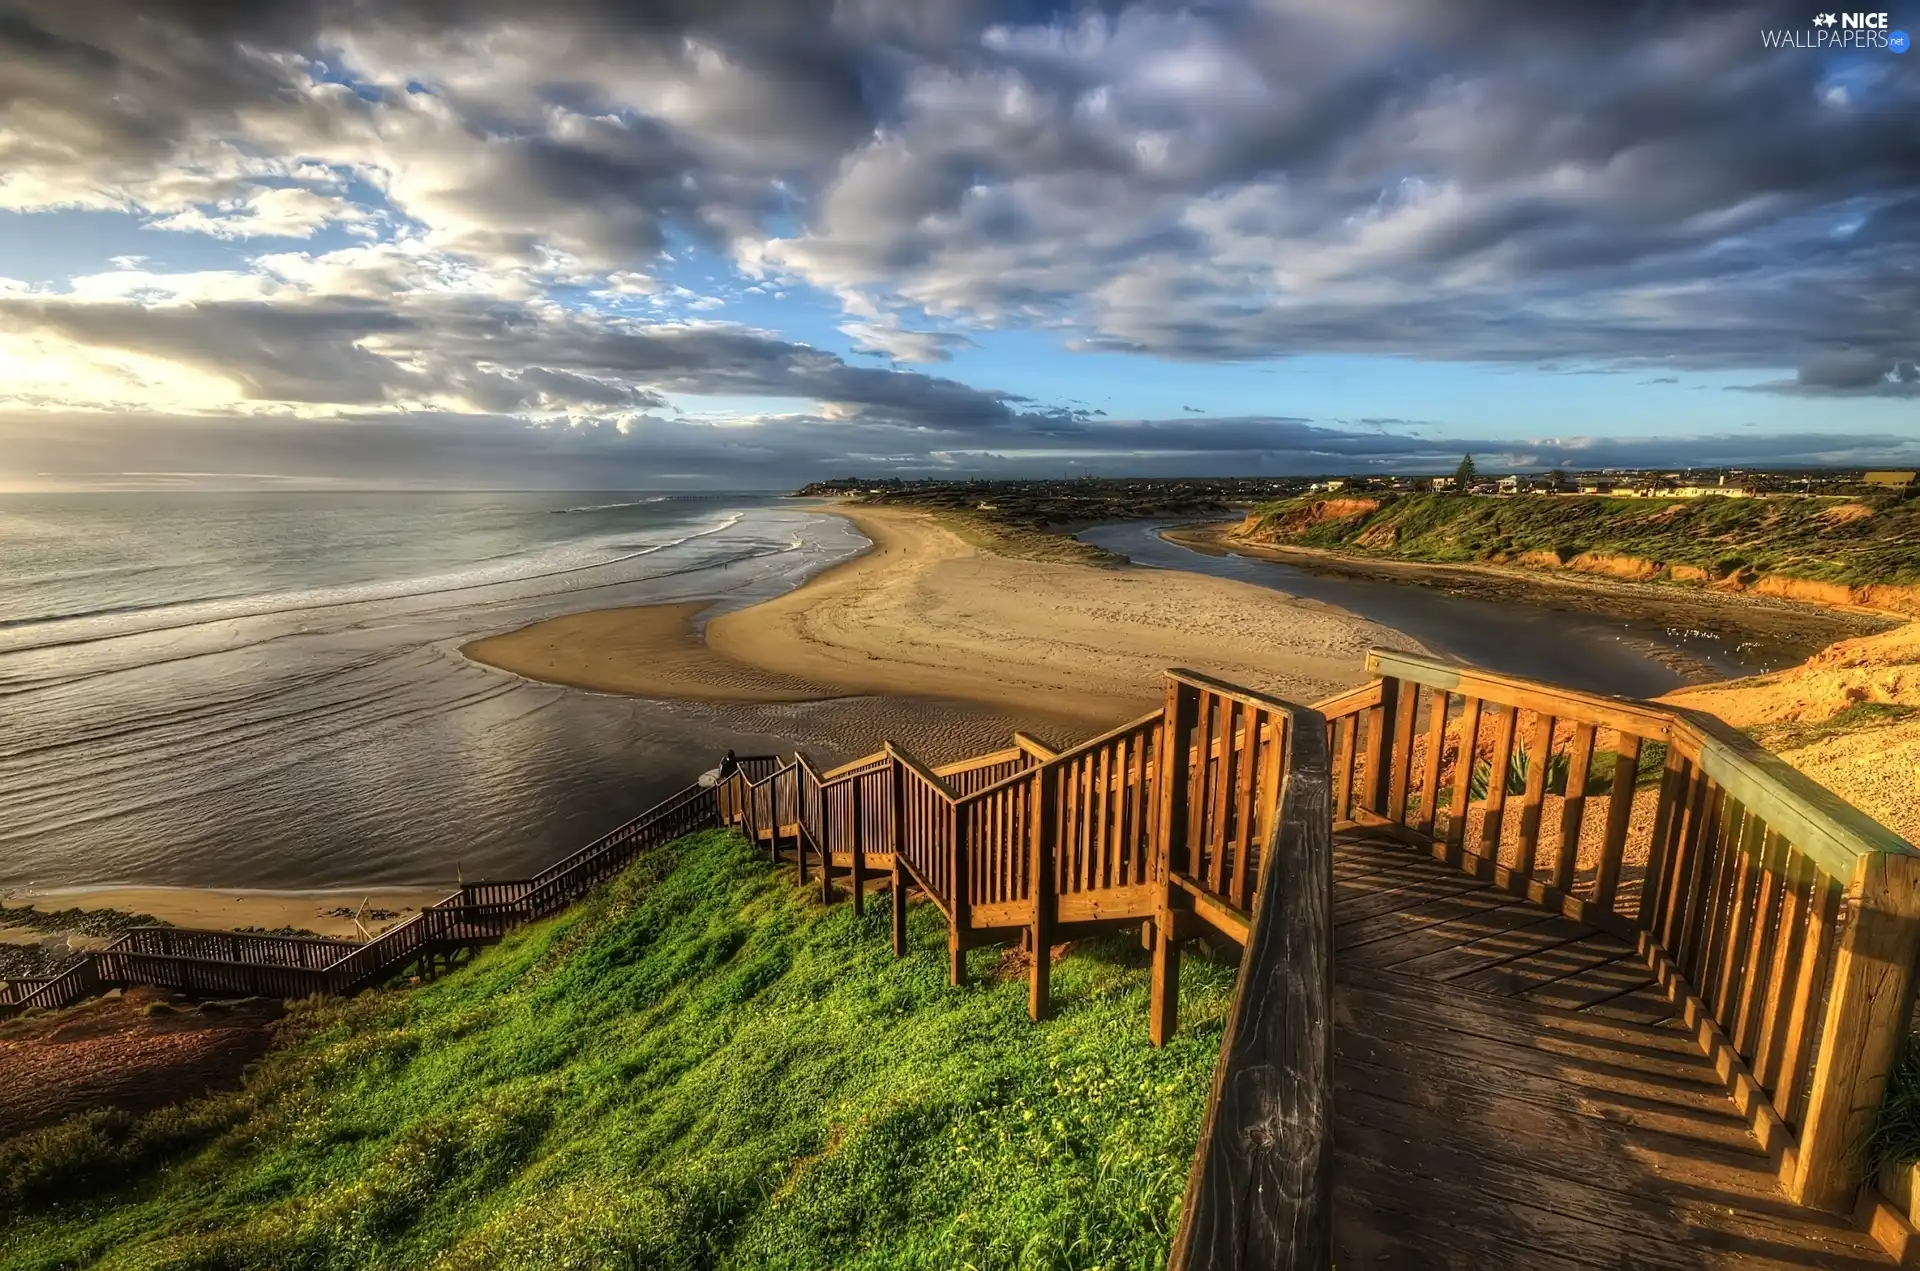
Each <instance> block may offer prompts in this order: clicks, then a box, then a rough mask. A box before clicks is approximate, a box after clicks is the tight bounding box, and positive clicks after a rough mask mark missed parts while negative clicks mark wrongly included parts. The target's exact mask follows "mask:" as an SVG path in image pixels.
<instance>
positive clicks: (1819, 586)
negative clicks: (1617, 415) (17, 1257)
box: [1227, 496, 1920, 616]
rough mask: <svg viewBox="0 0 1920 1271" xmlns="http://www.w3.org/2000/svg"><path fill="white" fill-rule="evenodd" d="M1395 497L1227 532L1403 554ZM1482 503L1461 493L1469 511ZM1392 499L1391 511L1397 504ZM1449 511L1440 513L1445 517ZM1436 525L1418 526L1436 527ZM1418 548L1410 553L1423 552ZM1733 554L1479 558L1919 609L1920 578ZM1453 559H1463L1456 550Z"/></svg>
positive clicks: (1530, 553) (1276, 517) (1852, 510)
mask: <svg viewBox="0 0 1920 1271" xmlns="http://www.w3.org/2000/svg"><path fill="white" fill-rule="evenodd" d="M1390 503H1391V499H1388V500H1385V501H1383V500H1381V499H1373V498H1357V497H1350V496H1349V497H1338V496H1336V497H1330V498H1324V499H1311V500H1302V501H1296V502H1295V503H1293V504H1291V505H1289V506H1287V507H1285V508H1284V509H1280V510H1270V511H1266V512H1252V513H1249V514H1248V515H1247V516H1246V517H1245V518H1243V519H1242V520H1241V521H1240V523H1239V524H1238V525H1236V526H1235V527H1233V529H1231V530H1229V531H1228V532H1227V537H1228V538H1229V539H1232V540H1237V541H1240V542H1244V543H1249V544H1256V545H1267V546H1275V547H1286V546H1303V545H1311V546H1313V547H1317V548H1331V549H1333V550H1341V549H1351V550H1356V551H1360V552H1367V553H1373V554H1378V555H1386V556H1393V555H1397V554H1403V553H1402V552H1401V549H1403V548H1404V547H1406V546H1408V539H1409V538H1412V537H1417V535H1415V534H1409V532H1408V529H1407V527H1405V526H1403V525H1401V524H1400V523H1399V522H1398V521H1397V520H1394V519H1389V518H1388V517H1378V518H1376V517H1375V515H1374V514H1375V513H1377V512H1379V511H1380V510H1381V508H1382V507H1383V506H1388V505H1390ZM1476 506H1477V505H1476V504H1473V503H1469V502H1467V501H1462V503H1461V507H1462V509H1463V511H1466V510H1472V509H1474V508H1475V507H1476ZM1391 510H1392V509H1391V507H1389V511H1390V512H1391ZM1686 510H1687V509H1686V507H1685V505H1681V504H1675V505H1673V506H1672V507H1671V508H1668V509H1664V510H1662V511H1661V512H1659V513H1656V514H1655V515H1653V516H1651V517H1648V518H1646V519H1645V520H1644V521H1643V522H1642V524H1643V525H1646V524H1658V523H1662V522H1672V521H1676V520H1677V519H1678V518H1679V516H1680V515H1681V514H1682V513H1683V512H1685V511H1686ZM1871 515H1872V510H1871V509H1869V508H1866V507H1864V506H1861V505H1856V504H1841V505H1839V506H1837V507H1833V508H1829V509H1827V510H1826V511H1824V512H1822V513H1821V514H1820V515H1819V518H1818V519H1819V520H1820V521H1821V522H1822V523H1823V524H1825V525H1827V526H1830V527H1840V526H1849V525H1855V524H1857V523H1859V522H1861V521H1864V520H1866V519H1868V518H1869V517H1870V516H1871ZM1445 519H1446V518H1444V517H1443V518H1440V521H1441V523H1442V524H1444V522H1445ZM1431 530H1432V526H1431V525H1428V526H1425V527H1422V528H1421V530H1420V531H1419V532H1421V533H1430V532H1431ZM1414 546H1415V550H1414V551H1411V552H1406V553H1404V558H1406V559H1411V560H1420V559H1423V558H1425V557H1424V555H1423V553H1421V552H1420V551H1419V550H1418V545H1417V544H1416V545H1414ZM1729 554H1730V556H1732V557H1733V559H1731V560H1729V561H1727V562H1724V563H1722V564H1721V565H1717V566H1715V567H1713V568H1708V567H1706V566H1702V565H1699V564H1694V563H1690V562H1687V561H1677V560H1665V559H1661V558H1658V557H1652V556H1646V555H1636V554H1634V553H1631V552H1619V551H1606V550H1586V551H1581V550H1575V549H1562V550H1558V551H1555V550H1543V549H1540V548H1532V549H1526V550H1518V549H1514V550H1510V549H1509V547H1508V546H1500V545H1495V546H1493V547H1492V549H1491V550H1486V549H1482V550H1481V551H1480V552H1478V553H1476V555H1477V558H1478V559H1479V560H1482V561H1484V562H1486V563H1488V564H1494V565H1516V566H1519V567H1521V568H1523V569H1538V570H1548V571H1567V572H1572V573H1579V574H1591V575H1599V576H1603V577H1608V578H1621V579H1627V580H1629V581H1634V582H1675V583H1688V584H1694V585H1701V586H1707V587H1711V588H1713V589H1714V590H1717V591H1723V592H1731V593H1742V592H1749V593H1752V594H1754V595H1758V596H1772V597H1777V598H1779V599H1783V600H1795V601H1800V602H1802V603H1805V604H1816V605H1827V606H1844V607H1863V608H1869V609H1879V610H1886V611H1890V612H1893V613H1900V614H1908V615H1914V616H1920V586H1914V585H1908V584H1898V583H1868V584H1853V585H1850V584H1847V583H1840V582H1826V581H1819V580H1815V579H1809V578H1799V577H1795V576H1793V575H1792V574H1788V573H1778V572H1767V571H1764V570H1761V569H1757V568H1755V567H1753V566H1751V565H1749V564H1747V563H1746V562H1745V561H1744V560H1742V559H1739V558H1738V556H1737V553H1734V552H1732V551H1731V550H1730V552H1729ZM1453 559H1455V560H1457V559H1459V558H1458V557H1457V556H1454V557H1453Z"/></svg>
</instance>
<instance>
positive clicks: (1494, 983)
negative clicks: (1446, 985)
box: [1452, 936, 1633, 997]
mask: <svg viewBox="0 0 1920 1271" xmlns="http://www.w3.org/2000/svg"><path fill="white" fill-rule="evenodd" d="M1632 952H1633V950H1631V949H1629V948H1627V947H1626V946H1625V945H1623V944H1621V943H1620V942H1619V941H1618V940H1612V939H1609V938H1607V937H1606V936H1588V937H1587V938H1585V939H1583V940H1575V941H1573V942H1572V943H1570V944H1560V945H1555V946H1554V947H1553V948H1551V949H1543V950H1541V951H1540V952H1539V953H1530V954H1527V955H1526V956H1525V957H1519V958H1515V959H1513V960H1512V961H1510V962H1502V963H1500V964H1499V965H1498V966H1492V967H1488V968H1487V969H1486V970H1484V971H1476V972H1474V973H1473V974H1472V975H1466V976H1461V977H1459V978H1457V979H1455V980H1453V981H1452V983H1454V984H1456V985H1458V986H1459V987H1461V988H1463V989H1471V990H1473V991H1474V992H1476V993H1492V994H1493V995H1494V996H1496V997H1519V996H1520V995H1521V994H1523V993H1531V992H1533V991H1534V990H1535V989H1540V988H1545V987H1546V986H1547V985H1549V984H1552V983H1553V982H1554V981H1556V980H1563V979H1565V978H1566V977H1568V976H1570V975H1578V974H1580V973H1581V972H1582V971H1591V970H1592V969H1593V968H1595V967H1599V966H1605V965H1606V964H1607V963H1609V962H1612V961H1615V960H1616V959H1619V958H1622V957H1625V956H1627V955H1628V954H1630V953H1632Z"/></svg>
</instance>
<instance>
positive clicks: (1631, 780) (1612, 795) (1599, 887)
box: [1575, 733, 1651, 912]
mask: <svg viewBox="0 0 1920 1271" xmlns="http://www.w3.org/2000/svg"><path fill="white" fill-rule="evenodd" d="M1642 744H1643V743H1642V742H1641V740H1640V738H1638V737H1636V736H1634V735H1633V734H1632V733H1620V734H1618V735H1617V737H1616V740H1615V741H1614V743H1613V788H1612V790H1611V791H1610V792H1609V793H1608V795H1607V832H1606V836H1605V837H1604V839H1603V840H1602V842H1601V847H1600V868H1599V873H1598V875H1597V876H1596V877H1595V879H1594V883H1593V903H1594V905H1595V906H1596V907H1597V908H1599V909H1600V910H1601V911H1603V912H1611V911H1612V910H1613V898H1614V896H1615V895H1616V894H1617V893H1618V891H1619V888H1620V866H1621V864H1622V863H1623V862H1624V861H1625V860H1626V854H1627V829H1628V827H1629V825H1631V824H1632V821H1633V798H1634V794H1635V793H1636V791H1638V789H1639V785H1640V747H1641V745H1642ZM1577 843H1578V840H1577V839H1576V847H1575V851H1576V852H1577V851H1578V846H1577ZM1650 878H1651V873H1649V875H1648V876H1647V878H1646V879H1643V880H1642V881H1641V884H1640V890H1641V893H1642V894H1643V895H1644V894H1645V893H1646V890H1647V888H1648V886H1649V880H1650Z"/></svg>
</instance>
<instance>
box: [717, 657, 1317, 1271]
mask: <svg viewBox="0 0 1920 1271" xmlns="http://www.w3.org/2000/svg"><path fill="white" fill-rule="evenodd" d="M1014 741H1015V744H1014V745H1013V746H1012V747H1009V748H1007V749H1005V750H1000V751H995V752H993V753H991V754H988V755H982V756H979V757H977V758H975V759H970V760H964V761H961V762H959V763H953V764H947V765H943V766H941V767H939V768H928V767H927V766H926V765H924V764H922V763H920V762H919V761H918V760H916V759H915V758H914V757H913V756H912V755H910V754H908V753H907V752H906V751H905V750H903V749H902V748H900V747H898V746H895V745H892V744H889V745H887V746H886V747H885V748H883V749H882V750H880V751H878V752H876V753H874V754H871V755H867V756H864V757H862V758H860V759H857V760H854V761H853V762H851V763H848V764H844V765H842V766H840V767H838V768H833V769H829V770H828V771H827V772H825V773H820V772H818V771H817V770H816V769H815V768H814V767H813V766H812V765H811V764H809V763H808V762H807V761H805V760H804V759H801V758H798V757H796V759H795V760H794V761H793V762H792V763H791V764H788V765H784V766H782V767H780V768H778V769H775V770H770V771H762V772H761V773H760V774H759V775H758V776H754V775H751V774H748V773H745V772H741V773H738V774H736V775H734V776H732V777H730V778H729V779H728V781H727V782H726V783H725V784H724V786H723V789H722V790H721V792H720V797H719V806H720V807H721V808H722V809H723V811H724V812H725V814H726V815H728V816H729V817H731V819H733V820H734V821H735V822H736V823H737V824H739V825H740V826H741V827H742V829H744V830H745V831H746V832H747V834H748V835H749V837H750V838H752V839H753V840H755V841H757V842H761V843H764V844H767V845H768V849H769V851H770V853H771V854H773V855H774V856H775V857H776V859H779V858H783V857H790V858H792V859H794V860H795V861H796V863H797V864H798V867H799V870H800V873H801V876H802V878H805V877H806V876H807V872H808V870H809V869H810V868H814V867H817V868H819V869H820V870H821V875H822V877H821V888H822V894H823V895H824V896H827V897H832V896H833V895H834V894H835V893H834V879H835V878H836V877H842V878H845V879H846V880H847V883H848V890H849V893H850V895H851V898H852V901H853V903H854V905H855V906H856V907H858V906H860V905H861V904H862V903H863V898H864V896H865V893H866V891H867V890H868V887H869V886H870V885H871V886H885V887H887V889H888V890H889V891H890V892H891V893H892V917H893V946H894V953H895V955H896V956H901V955H904V953H905V951H906V925H905V915H906V900H907V897H908V895H909V892H910V891H914V890H917V891H919V892H921V893H922V894H923V895H925V896H926V897H927V899H929V900H931V901H932V902H933V904H934V905H935V906H936V907H937V908H938V909H939V911H940V913H941V915H942V917H944V918H945V919H946V925H947V954H948V973H949V976H950V978H951V979H952V980H953V982H954V983H956V984H958V983H961V982H963V981H964V980H965V978H966V953H967V950H969V949H971V948H973V947H976V946H978V945H983V944H991V943H998V942H1002V941H1010V940H1013V939H1015V938H1018V939H1020V940H1021V941H1022V943H1023V944H1024V945H1025V947H1026V948H1027V950H1028V952H1029V954H1030V957H1029V959H1028V966H1029V977H1030V979H1029V994H1028V1006H1029V1010H1030V1011H1031V1013H1032V1015H1033V1016H1034V1018H1036V1019H1039V1018H1042V1017H1043V1016H1045V1015H1046V1014H1047V1013H1048V1010H1049V979H1050V969H1051V966H1052V958H1051V951H1052V949H1053V948H1054V947H1055V946H1056V945H1058V944H1060V943H1062V942H1064V941H1067V940H1074V939H1079V938H1082V937H1084V936H1089V935H1094V934H1098V933H1101V932H1110V931H1119V930H1126V929H1144V930H1143V932H1142V934H1143V935H1144V936H1145V937H1146V938H1147V939H1148V940H1149V942H1150V943H1151V944H1152V945H1153V949H1154V961H1153V992H1152V1003H1153V1007H1152V1014H1151V1020H1150V1024H1149V1029H1148V1033H1149V1036H1150V1038H1151V1039H1152V1041H1153V1042H1154V1043H1155V1044H1156V1045H1158V1044H1162V1043H1164V1042H1165V1041H1166V1040H1167V1039H1168V1038H1169V1037H1170V1036H1172V1034H1173V1031H1174V1027H1175V1024H1176V1022H1177V1018H1178V993H1177V987H1178V977H1179V965H1180V954H1179V948H1180V945H1181V943H1182V942H1183V941H1187V940H1190V939H1192V938H1194V937H1197V936H1202V935H1207V936H1212V937H1215V938H1222V939H1224V940H1226V941H1230V942H1232V943H1236V944H1239V945H1241V946H1242V948H1243V954H1242V960H1241V974H1240V981H1239V987H1238V989H1237V991H1236V995H1235V999H1234V1005H1233V1009H1232V1014H1231V1016H1230V1018H1229V1023H1228V1028H1227V1033H1226V1036H1225V1038H1224V1039H1223V1042H1222V1048H1221V1055H1220V1060H1219V1064H1218V1066H1217V1069H1216V1073H1215V1097H1214V1099H1213V1101H1212V1103H1211V1104H1210V1105H1209V1112H1208V1118H1207V1123H1206V1128H1205V1132H1204V1134H1203V1137H1202V1143H1201V1149H1200V1151H1199V1153H1197V1154H1196V1156H1195V1159H1194V1165H1193V1170H1192V1173H1191V1176H1190V1178H1189V1184H1188V1198H1187V1206H1186V1209H1185V1211H1184V1216H1183V1219H1182V1226H1181V1231H1180V1236H1179V1239H1178V1241H1177V1242H1176V1246H1175V1251H1174V1258H1173V1261H1172V1263H1171V1264H1170V1265H1171V1266H1173V1267H1177V1268H1181V1269H1182V1271H1202V1269H1206V1271H1211V1269H1213V1268H1227V1267H1236V1268H1237V1267H1256V1266H1258V1267H1289V1268H1292V1267H1297V1268H1309V1267H1313V1268H1319V1267H1324V1266H1325V1265H1326V1258H1327V1250H1328V1249H1329V1248H1330V1243H1331V1236H1330V1226H1329V1224H1330V1196H1331V1191H1330V1165H1331V1138H1330V1136H1329V1129H1328V1126H1329V1116H1330V1102H1331V1081H1332V1035H1333V1034H1332V1028H1333V1022H1332V1019H1333V1017H1332V978H1331V976H1332V971H1331V968H1332V888H1333V882H1332V821H1331V815H1330V810H1329V800H1330V782H1331V776H1330V773H1329V769H1328V755H1327V748H1326V723H1325V721H1324V719H1323V718H1322V717H1321V716H1320V715H1319V714H1317V713H1315V712H1314V711H1312V710H1309V709H1306V708H1303V707H1298V706H1294V705H1292V704H1290V703H1287V702H1282V701H1279V700H1276V699H1273V698H1268V697H1263V696H1261V695H1259V694H1254V693H1248V692H1245V691H1243V690H1240V689H1236V688H1234V687H1233V686H1231V685H1227V684H1222V683H1220V682H1219V681H1217V680H1212V679H1209V678H1208V677H1206V676H1202V675H1197V674H1194V673H1192V672H1185V671H1175V672H1170V673H1169V675H1168V679H1167V705H1166V707H1165V708H1163V709H1161V710H1156V711H1155V712H1153V713H1152V714H1151V715H1147V716H1144V717H1143V718H1140V719H1137V720H1134V721H1132V722H1131V723H1128V724H1123V725H1121V726H1120V727H1118V728H1116V729H1113V730H1112V731H1111V732H1108V733H1104V734H1102V735H1101V736H1098V737H1095V738H1093V739H1091V740H1090V741H1086V742H1083V743H1081V744H1080V745H1078V746H1074V747H1072V748H1071V749H1068V750H1065V751H1060V752H1055V751H1053V750H1051V749H1050V748H1048V747H1046V746H1043V745H1041V744H1040V743H1038V742H1036V741H1034V740H1033V739H1032V738H1029V737H1024V736H1019V735H1016V737H1015V739H1014ZM1169 755H1172V756H1176V759H1175V761H1174V762H1171V763H1169V762H1166V760H1165V757H1166V756H1169ZM789 787H790V788H791V791H792V793H791V796H789V795H787V794H786V793H783V792H784V791H786V790H787V789H789ZM1283 791H1284V794H1283ZM789 797H791V800H792V805H793V807H794V808H795V809H796V812H795V823H794V826H793V830H792V831H791V832H790V831H789V830H788V829H787V828H786V826H787V822H786V821H785V819H784V818H785V813H784V812H781V811H779V809H781V808H784V807H785V806H786V800H787V799H788V798H789ZM1270 861H1279V862H1282V863H1281V864H1280V865H1279V866H1278V867H1269V862H1270ZM1276 1186H1278V1187H1280V1188H1281V1189H1282V1190H1280V1191H1275V1190H1274V1188H1275V1187H1276Z"/></svg>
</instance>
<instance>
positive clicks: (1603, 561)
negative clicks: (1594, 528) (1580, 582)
mask: <svg viewBox="0 0 1920 1271" xmlns="http://www.w3.org/2000/svg"><path fill="white" fill-rule="evenodd" d="M1567 568H1568V569H1576V570H1579V571H1580V572H1581V573H1583V574H1604V575H1606V576H1607V577H1608V578H1632V579H1642V578H1652V577H1653V576H1654V575H1655V574H1657V573H1659V572H1660V570H1661V569H1662V568H1663V567H1662V566H1661V565H1660V564H1659V563H1658V562H1656V561H1650V560H1642V559H1641V558H1640V557H1638V556H1621V555H1617V554H1614V553H1610V552H1582V553H1580V554H1579V555H1578V556H1576V557H1574V558H1573V559H1572V560H1570V561H1568V562H1567Z"/></svg>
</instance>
